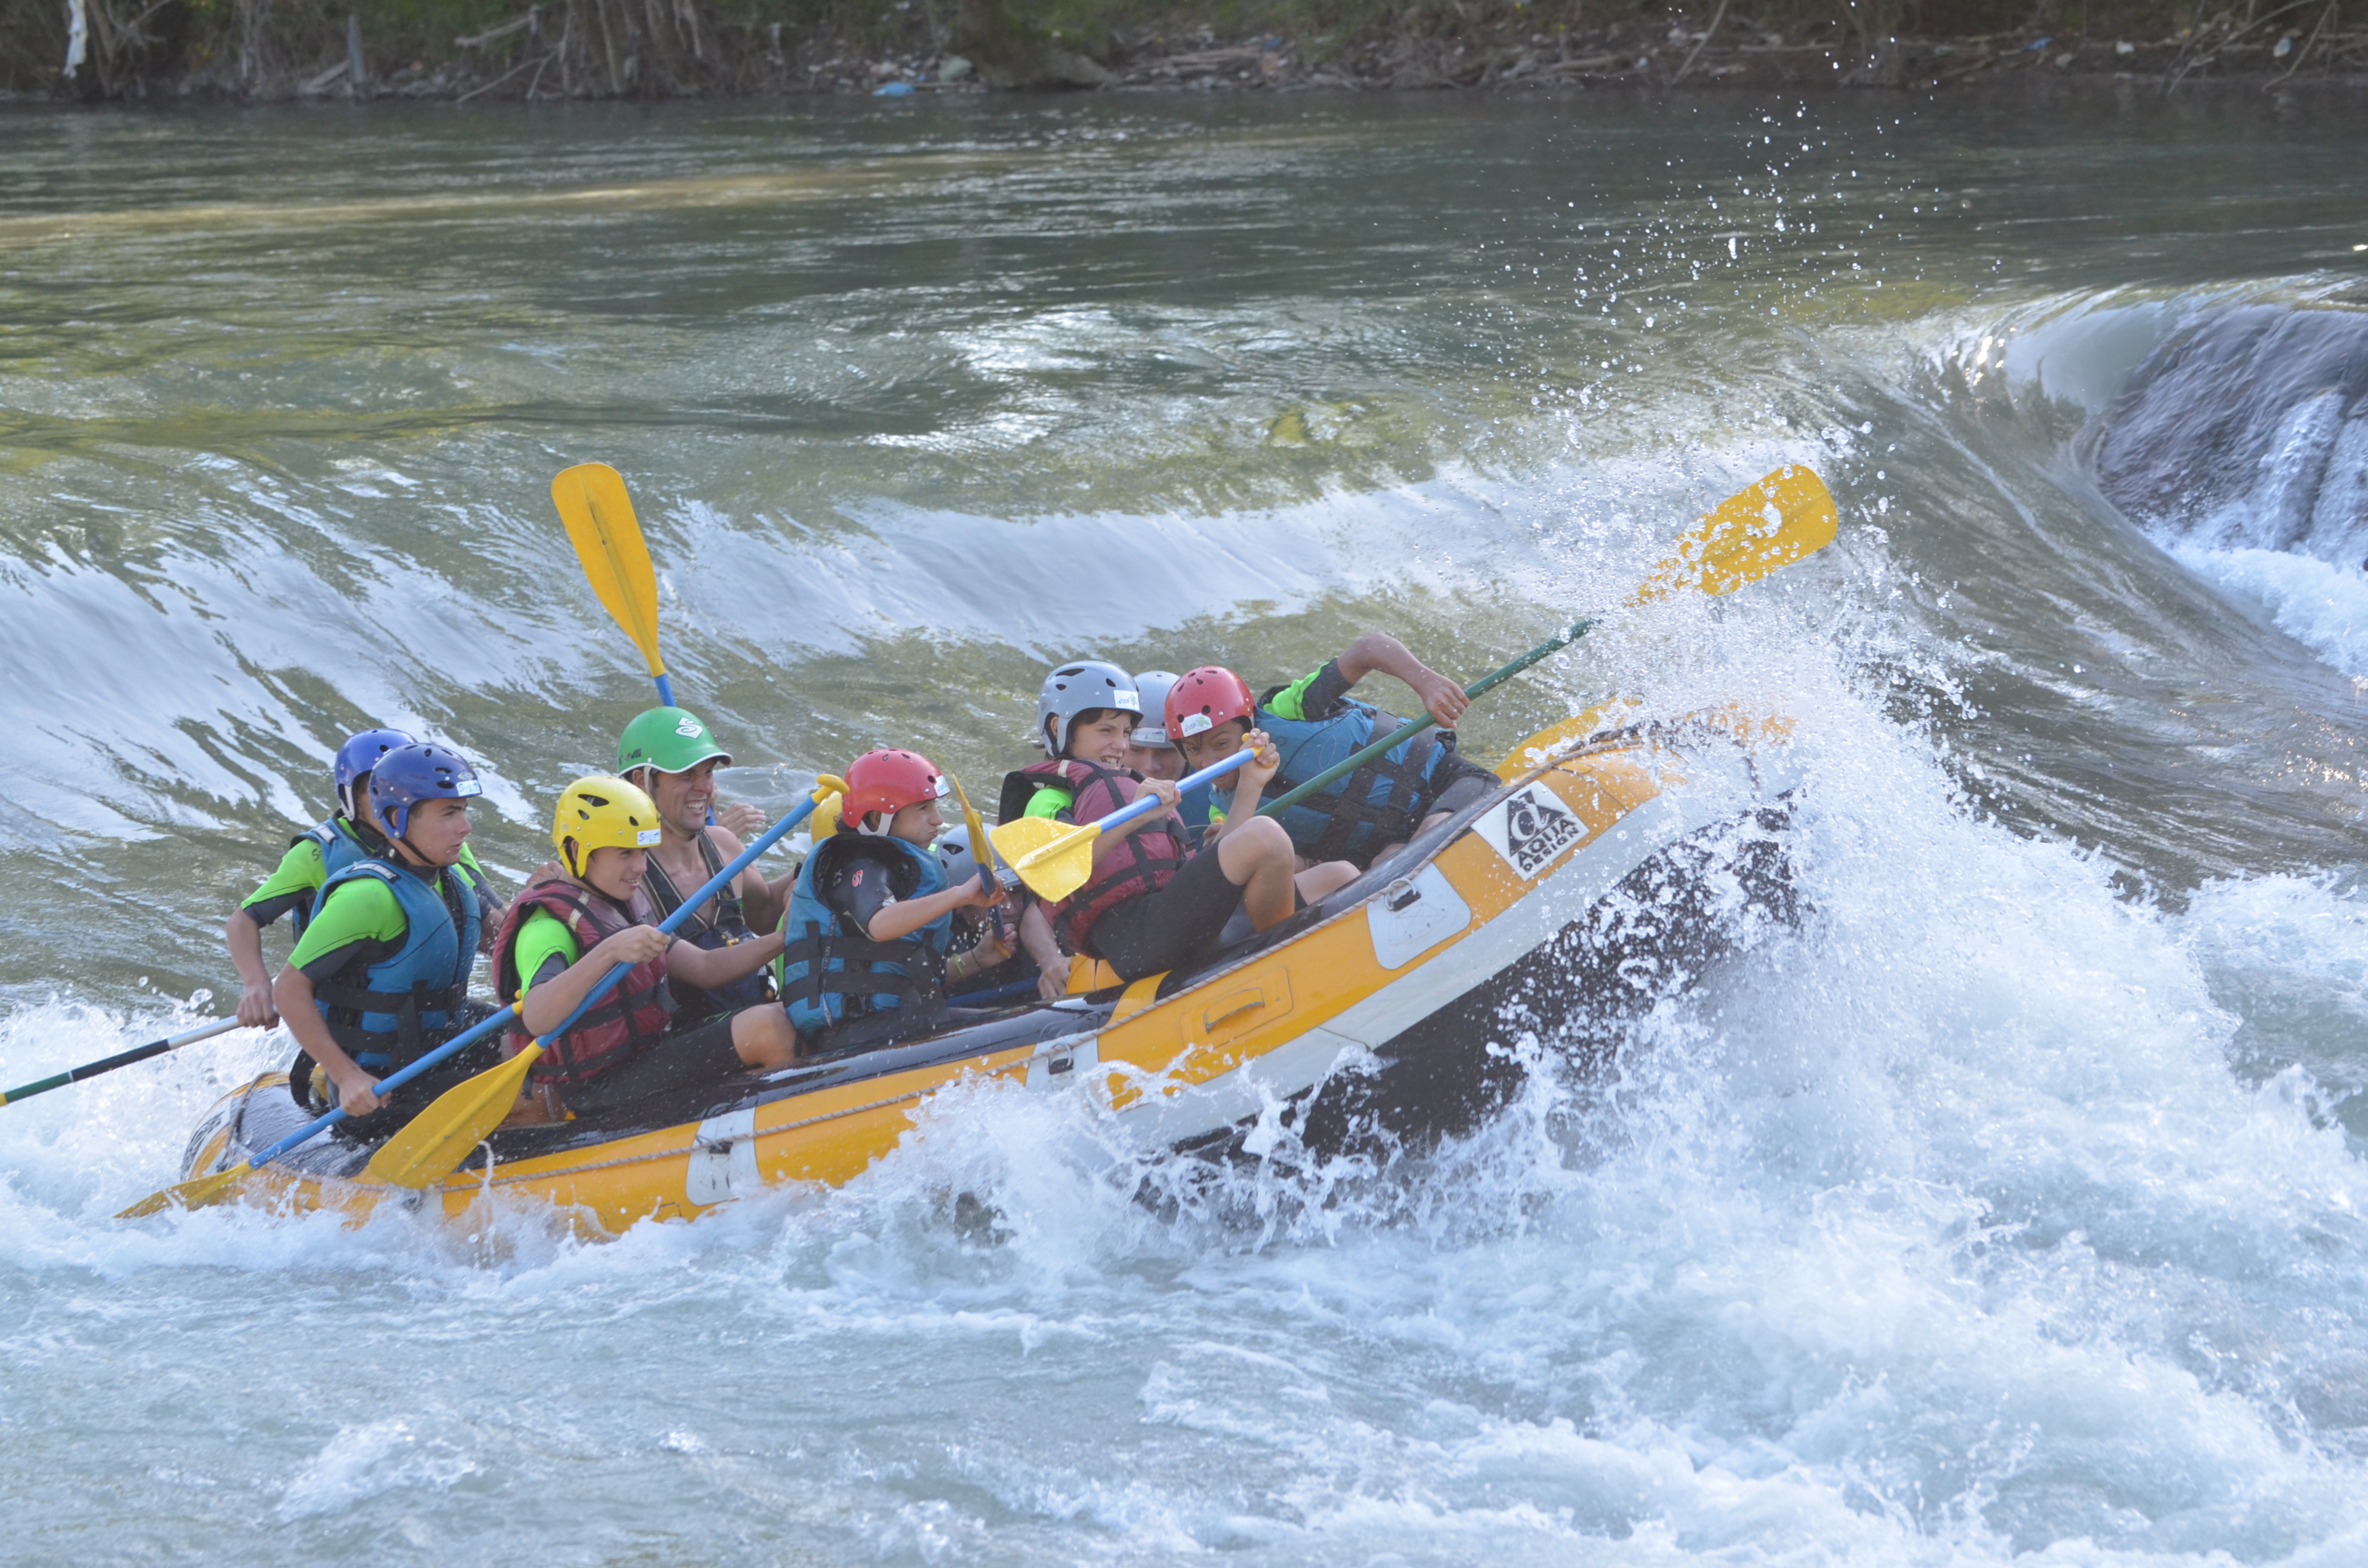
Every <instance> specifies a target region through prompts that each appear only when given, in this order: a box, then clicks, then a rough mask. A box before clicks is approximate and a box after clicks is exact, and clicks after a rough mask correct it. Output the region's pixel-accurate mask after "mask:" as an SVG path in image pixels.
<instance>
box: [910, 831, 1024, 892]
mask: <svg viewBox="0 0 2368 1568" xmlns="http://www.w3.org/2000/svg"><path fill="white" fill-rule="evenodd" d="M930 847H931V848H932V849H934V850H936V851H937V855H938V865H939V867H940V868H941V869H943V870H944V871H945V873H946V881H947V883H948V885H949V886H953V885H959V884H960V883H962V881H966V880H967V879H969V878H971V877H973V876H975V875H976V874H977V873H978V862H977V861H976V860H975V859H973V858H972V857H971V852H970V828H969V826H968V825H967V824H956V825H955V826H953V827H951V828H950V829H948V830H947V831H946V832H944V833H941V834H939V835H938V841H937V843H935V844H933V845H931V846H930ZM986 858H988V859H989V860H992V861H993V862H995V880H996V881H998V882H1001V883H1002V884H1003V885H1004V886H1005V887H1016V886H1018V885H1019V875H1018V874H1017V873H1016V872H1014V871H1013V870H1012V869H1011V868H1010V867H1008V866H1007V865H1005V864H1004V863H1003V856H1002V854H1001V852H1000V851H998V850H997V849H996V847H995V842H994V840H992V839H989V840H988V841H987V846H986Z"/></svg>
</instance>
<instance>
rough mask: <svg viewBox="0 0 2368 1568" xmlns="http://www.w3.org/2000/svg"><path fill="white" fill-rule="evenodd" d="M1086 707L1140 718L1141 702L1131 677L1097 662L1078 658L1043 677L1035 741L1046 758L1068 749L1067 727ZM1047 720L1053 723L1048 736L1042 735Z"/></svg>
mask: <svg viewBox="0 0 2368 1568" xmlns="http://www.w3.org/2000/svg"><path fill="white" fill-rule="evenodd" d="M1088 708H1116V709H1120V710H1123V711H1125V712H1128V713H1133V714H1134V715H1135V716H1136V717H1137V718H1140V717H1142V714H1143V699H1142V698H1141V697H1139V696H1137V695H1136V694H1135V689H1134V677H1133V676H1131V675H1129V674H1127V673H1126V672H1125V671H1124V670H1122V669H1120V668H1119V667H1118V666H1117V665H1106V664H1103V663H1102V662H1101V661H1100V660H1099V659H1080V660H1078V661H1077V662H1076V664H1074V665H1061V666H1060V667H1059V668H1058V669H1056V670H1054V671H1053V673H1052V674H1051V675H1048V676H1045V677H1044V685H1043V687H1042V689H1040V690H1039V691H1038V692H1037V693H1036V738H1037V739H1038V740H1039V741H1042V743H1043V744H1044V755H1045V756H1060V755H1061V754H1062V753H1063V752H1064V751H1066V750H1068V749H1069V724H1070V722H1071V721H1073V720H1075V719H1076V716H1077V715H1078V714H1080V713H1083V712H1084V711H1085V710H1087V709H1088ZM1047 719H1050V720H1052V721H1053V733H1051V734H1049V735H1047V734H1046V733H1044V721H1045V720H1047Z"/></svg>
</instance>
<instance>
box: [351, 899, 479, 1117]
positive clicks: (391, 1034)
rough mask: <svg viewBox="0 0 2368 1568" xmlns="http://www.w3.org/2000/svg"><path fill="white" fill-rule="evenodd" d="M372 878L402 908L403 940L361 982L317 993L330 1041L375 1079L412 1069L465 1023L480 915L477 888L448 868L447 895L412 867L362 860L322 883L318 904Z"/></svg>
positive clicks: (380, 959)
mask: <svg viewBox="0 0 2368 1568" xmlns="http://www.w3.org/2000/svg"><path fill="white" fill-rule="evenodd" d="M365 877H373V878H376V879H377V880H378V881H381V882H384V883H385V884H386V885H387V887H388V889H389V890H390V891H392V892H393V894H394V897H395V902H396V903H400V904H401V905H402V906H403V921H404V932H403V939H402V940H401V941H400V942H398V943H396V944H394V946H393V949H392V950H391V951H387V952H385V953H384V954H383V955H382V956H381V957H379V958H376V959H374V960H371V961H370V966H369V968H368V970H367V971H366V972H365V973H364V975H363V976H362V980H361V983H359V984H358V985H348V984H345V983H342V982H343V981H344V980H345V979H346V977H347V975H349V974H350V973H351V972H352V970H351V966H350V965H348V966H347V975H340V976H339V977H338V981H339V983H330V984H326V985H323V986H319V987H317V988H316V989H315V990H314V992H313V1001H314V1003H315V1004H316V1005H317V1006H319V1007H320V1009H321V1017H322V1019H323V1020H324V1022H326V1023H327V1024H328V1026H329V1035H330V1038H332V1039H333V1040H336V1042H337V1043H338V1044H339V1045H341V1046H343V1047H345V1049H346V1052H347V1055H349V1056H351V1057H352V1058H353V1059H354V1060H355V1061H356V1062H359V1064H360V1065H362V1066H364V1067H367V1068H368V1069H370V1072H371V1073H373V1074H377V1075H380V1076H384V1075H385V1074H388V1073H391V1072H393V1071H395V1070H397V1069H399V1068H403V1067H407V1066H409V1065H410V1064H411V1063H412V1062H416V1061H417V1060H418V1059H419V1058H420V1057H422V1056H424V1055H426V1054H427V1052H428V1051H433V1050H434V1049H435V1048H436V1047H437V1046H438V1045H440V1044H442V1043H443V1042H444V1041H445V1040H450V1038H451V1037H452V1036H453V1035H454V1034H456V1033H458V1032H459V1031H460V1030H461V1028H463V1027H465V1025H466V1023H467V1019H466V1018H465V1017H463V1014H462V1008H463V1006H464V1005H465V1004H466V1003H467V1001H468V999H469V969H470V966H471V965H472V964H473V963H474V962H475V961H476V957H477V927H478V924H479V920H480V913H479V909H478V905H477V892H476V887H475V884H474V883H473V882H472V880H471V879H470V878H468V877H465V876H462V875H460V874H458V868H448V874H447V875H445V876H443V877H441V878H439V879H438V881H439V882H440V883H441V891H440V892H439V891H438V888H436V887H431V886H429V885H428V883H427V879H426V878H424V877H422V876H420V875H419V874H418V873H417V872H416V871H414V870H412V869H409V868H407V867H402V866H396V865H393V864H392V863H391V862H388V861H385V860H357V861H355V862H354V863H353V864H351V865H349V866H347V868H346V869H344V870H341V871H339V872H337V873H336V875H334V876H332V877H331V878H330V879H329V880H328V881H326V882H325V883H324V884H323V885H322V888H321V893H320V897H319V899H318V900H316V901H315V903H316V905H317V904H318V903H326V902H327V900H328V897H329V893H330V891H331V890H332V889H334V888H336V887H338V886H340V885H342V884H344V883H346V882H351V881H360V880H361V879H363V878H365Z"/></svg>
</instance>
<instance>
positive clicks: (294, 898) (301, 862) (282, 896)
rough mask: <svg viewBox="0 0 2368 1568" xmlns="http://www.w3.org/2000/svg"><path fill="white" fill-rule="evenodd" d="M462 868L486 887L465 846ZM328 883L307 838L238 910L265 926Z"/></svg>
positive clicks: (316, 850) (307, 900) (316, 846)
mask: <svg viewBox="0 0 2368 1568" xmlns="http://www.w3.org/2000/svg"><path fill="white" fill-rule="evenodd" d="M348 831H350V830H348ZM461 864H462V865H463V866H466V867H468V868H469V869H470V870H472V871H473V872H475V873H476V878H477V885H478V886H479V887H480V888H483V887H484V886H486V885H487V884H486V881H485V871H484V867H482V866H480V865H478V864H477V857H476V853H475V851H473V850H472V849H471V848H470V847H469V846H467V845H465V844H463V845H462V846H461ZM328 880H329V862H328V861H327V860H325V859H324V858H322V855H321V846H320V845H319V844H317V843H315V842H314V841H313V839H312V838H311V837H310V836H309V835H308V836H306V837H303V838H300V839H298V840H297V841H296V842H295V843H293V844H291V845H290V846H288V853H287V854H285V855H282V856H281V857H280V858H279V866H278V867H277V868H276V869H273V871H272V873H271V874H270V875H269V876H268V877H266V878H264V879H263V882H262V885H261V886H259V887H257V888H256V890H255V891H254V892H251V893H249V894H247V895H246V898H245V902H243V903H240V904H239V907H240V908H241V909H244V910H245V911H246V912H247V913H248V914H249V915H253V916H254V918H255V923H256V925H257V926H268V925H270V924H271V923H272V922H273V921H275V920H277V919H279V917H280V916H281V915H285V914H287V913H288V912H289V910H290V909H292V908H294V907H295V906H297V905H298V904H301V903H312V902H313V895H314V894H315V893H318V892H320V891H321V887H322V884H324V883H325V882H326V881H328Z"/></svg>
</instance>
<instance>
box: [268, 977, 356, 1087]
mask: <svg viewBox="0 0 2368 1568" xmlns="http://www.w3.org/2000/svg"><path fill="white" fill-rule="evenodd" d="M272 995H273V1000H275V1001H276V1002H278V1003H279V1017H280V1018H281V1020H282V1021H283V1022H285V1023H286V1024H287V1025H288V1032H289V1033H290V1034H291V1035H293V1036H295V1037H296V1043H297V1044H298V1045H300V1046H302V1048H303V1050H304V1054H305V1055H307V1056H309V1057H311V1058H312V1059H313V1064H314V1066H315V1068H316V1069H317V1070H318V1071H320V1072H322V1073H324V1074H327V1075H328V1078H329V1082H331V1083H333V1084H335V1085H337V1104H339V1105H340V1106H343V1107H344V1108H345V1110H346V1114H347V1115H348V1116H368V1115H369V1114H370V1112H372V1111H374V1110H376V1109H377V1108H379V1104H380V1101H379V1097H378V1094H377V1090H378V1080H377V1079H375V1078H373V1077H371V1076H370V1073H369V1071H368V1070H367V1069H366V1068H364V1067H363V1066H362V1064H361V1063H360V1062H356V1061H355V1060H354V1059H353V1058H352V1057H350V1056H348V1055H347V1054H346V1048H345V1047H344V1046H342V1045H339V1044H338V1043H337V1042H336V1040H333V1039H331V1038H330V1036H329V1026H328V1024H327V1023H326V1022H324V1020H323V1019H322V1017H321V1009H320V1008H319V1007H317V1006H314V1005H313V977H312V976H311V975H309V974H306V973H305V972H304V971H302V970H301V969H298V968H296V967H295V966H293V965H292V964H291V965H290V966H288V967H287V968H284V969H282V970H281V971H279V982H278V983H276V984H275V985H274V986H273V987H272Z"/></svg>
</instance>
